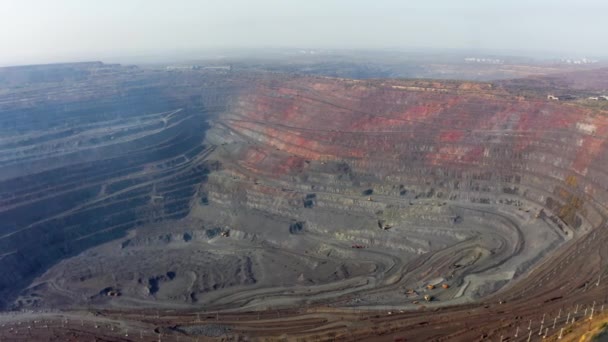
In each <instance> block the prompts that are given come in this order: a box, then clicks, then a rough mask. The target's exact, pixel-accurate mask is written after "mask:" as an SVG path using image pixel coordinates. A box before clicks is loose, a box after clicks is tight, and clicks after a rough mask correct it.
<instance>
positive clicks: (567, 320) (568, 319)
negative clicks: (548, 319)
mask: <svg viewBox="0 0 608 342" xmlns="http://www.w3.org/2000/svg"><path fill="white" fill-rule="evenodd" d="M568 322H570V313H569V312H568V317H566V323H564V325H567V324H568Z"/></svg>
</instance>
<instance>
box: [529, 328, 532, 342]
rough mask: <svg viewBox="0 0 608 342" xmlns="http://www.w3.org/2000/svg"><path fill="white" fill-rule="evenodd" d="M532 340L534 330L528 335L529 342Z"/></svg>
mask: <svg viewBox="0 0 608 342" xmlns="http://www.w3.org/2000/svg"><path fill="white" fill-rule="evenodd" d="M531 339H532V330H530V332H529V333H528V342H530V340H531Z"/></svg>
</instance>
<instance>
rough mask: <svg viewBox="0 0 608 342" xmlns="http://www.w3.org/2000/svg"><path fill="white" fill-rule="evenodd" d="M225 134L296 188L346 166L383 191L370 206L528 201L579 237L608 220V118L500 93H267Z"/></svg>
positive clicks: (368, 88) (272, 85)
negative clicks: (322, 170)
mask: <svg viewBox="0 0 608 342" xmlns="http://www.w3.org/2000/svg"><path fill="white" fill-rule="evenodd" d="M221 129H225V130H229V131H232V132H234V133H235V135H233V136H238V137H240V138H241V139H244V140H249V141H252V142H255V143H256V144H251V145H248V146H247V147H243V148H241V149H239V150H238V153H239V156H241V157H242V158H241V159H239V158H237V159H239V161H238V163H239V164H240V165H242V166H243V167H245V168H247V169H248V170H250V171H252V172H254V173H259V174H264V175H272V176H275V177H282V176H284V175H288V176H293V175H295V174H298V173H301V172H302V170H306V169H307V168H311V166H310V165H311V162H314V161H318V162H321V163H324V165H325V164H326V163H328V162H341V163H342V164H341V165H342V167H341V171H340V170H339V169H340V166H339V165H337V166H336V171H339V173H342V176H343V177H344V178H351V182H352V184H353V185H355V186H359V187H361V188H363V187H365V183H366V181H365V180H366V178H365V177H366V176H368V179H375V180H376V181H382V182H383V183H384V184H382V185H379V188H378V187H376V188H374V192H373V194H374V195H393V194H399V193H400V192H404V193H403V194H405V193H412V192H413V193H414V194H415V195H416V196H418V197H423V198H432V199H435V200H437V201H441V200H454V201H465V202H471V203H482V204H511V205H513V206H517V205H518V204H519V203H521V202H522V201H526V202H529V203H534V204H535V205H537V206H539V207H543V208H545V209H546V213H547V215H549V216H551V217H552V220H554V221H555V222H558V223H559V225H561V226H564V227H566V226H567V227H570V228H572V229H574V230H575V231H578V230H584V229H589V228H590V227H596V226H598V225H601V224H602V223H603V222H604V219H605V217H606V213H607V212H606V205H607V204H608V193H607V192H606V190H607V187H606V184H608V183H606V181H605V180H606V168H605V166H606V165H607V164H606V163H607V154H608V152H607V149H606V143H605V140H606V134H608V120H607V118H606V116H605V115H604V114H603V113H599V114H598V113H596V112H593V111H592V110H590V109H586V108H581V107H576V106H570V105H562V104H555V103H550V102H548V101H543V100H538V99H531V100H524V99H522V98H518V97H515V96H512V95H510V94H509V93H506V92H504V91H502V90H500V89H494V87H493V85H492V84H467V83H459V82H445V83H441V82H425V81H412V82H399V81H385V82H366V81H349V80H335V79H323V78H317V79H311V78H296V79H290V80H285V81H283V82H262V83H261V84H259V85H258V87H257V88H256V90H255V91H254V92H252V93H249V94H247V95H243V96H241V97H240V98H239V100H238V101H237V102H236V103H235V104H234V106H232V107H231V108H230V110H229V112H228V113H227V114H226V115H223V116H222V117H221V118H220V119H219V120H218V123H217V130H218V133H217V134H215V135H214V136H227V135H226V134H224V133H220V132H219V130H221ZM235 139H236V138H235ZM353 173H356V174H359V175H360V179H359V180H356V179H352V178H353V177H352V175H353ZM369 177H372V178H369Z"/></svg>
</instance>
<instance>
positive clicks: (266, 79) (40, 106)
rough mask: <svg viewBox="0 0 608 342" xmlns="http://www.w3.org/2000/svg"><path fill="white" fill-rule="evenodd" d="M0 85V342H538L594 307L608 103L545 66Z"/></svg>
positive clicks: (157, 75) (75, 70) (22, 80)
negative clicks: (543, 74) (494, 71)
mask: <svg viewBox="0 0 608 342" xmlns="http://www.w3.org/2000/svg"><path fill="white" fill-rule="evenodd" d="M597 73H600V74H601V73H603V74H604V76H608V71H607V70H598V71H597V72H596V73H594V75H597ZM574 76H576V77H574ZM560 77H561V78H560ZM560 77H556V78H555V79H554V82H549V84H550V85H549V86H550V87H555V89H557V90H559V91H562V92H564V91H565V90H568V91H571V92H572V93H576V92H578V93H584V92H589V93H594V92H599V91H602V90H603V89H605V86H606V85H605V84H601V81H602V80H603V79H606V77H604V78H600V77H596V76H595V78H593V79H592V80H591V81H589V82H586V83H584V85H585V86H584V87H580V86H579V87H571V85H572V84H574V83H575V81H573V80H580V79H581V76H580V75H579V74H576V75H574V74H573V75H563V76H560ZM555 80H558V81H559V82H558V81H555ZM580 83H581V82H578V83H576V84H580ZM0 85H1V87H0V270H2V271H1V272H0V307H1V308H2V309H3V310H4V311H5V312H4V313H3V314H0V325H1V327H0V340H2V341H5V340H57V341H66V340H78V341H80V340H82V341H84V340H87V341H88V340H94V337H97V338H99V339H101V340H104V341H119V340H120V341H125V340H133V341H150V340H155V341H156V340H163V341H177V340H180V341H198V340H214V339H217V340H232V341H236V340H260V341H261V340H298V341H326V340H327V341H331V340H338V341H340V340H349V341H351V340H366V339H367V340H386V341H394V340H400V341H433V340H437V341H439V340H441V341H453V340H455V341H474V340H492V341H499V340H500V341H507V340H508V341H525V340H528V341H529V339H530V338H532V339H533V340H540V339H541V338H545V339H553V340H557V338H558V337H561V336H563V338H574V331H577V330H576V329H577V327H578V324H585V323H584V322H585V319H588V318H589V316H591V317H593V315H594V313H595V315H596V317H602V315H603V314H604V309H608V307H607V308H604V303H606V302H607V292H606V284H608V279H606V281H604V280H603V279H602V278H603V277H605V276H606V271H607V270H608V268H607V266H608V265H607V263H606V258H607V257H608V248H606V243H607V240H608V239H607V238H608V233H607V232H606V226H605V224H606V217H607V215H608V145H607V143H606V140H607V137H608V112H606V111H605V110H604V109H602V107H601V106H596V105H589V104H588V103H585V102H584V101H568V102H564V101H558V100H549V99H547V92H551V91H553V90H554V88H550V87H549V86H548V85H547V81H546V79H543V78H536V79H535V78H530V79H525V80H519V81H504V82H495V83H479V82H461V81H440V80H388V79H378V80H364V81H363V80H349V79H337V78H327V77H316V76H297V75H288V74H271V73H249V72H248V73H239V72H236V71H227V70H170V71H168V70H160V69H158V70H157V69H145V68H137V67H127V66H120V65H108V64H103V63H98V62H95V63H79V64H58V65H49V66H32V67H13V68H4V69H0ZM547 87H549V88H547ZM569 87H571V88H569ZM606 304H608V303H606Z"/></svg>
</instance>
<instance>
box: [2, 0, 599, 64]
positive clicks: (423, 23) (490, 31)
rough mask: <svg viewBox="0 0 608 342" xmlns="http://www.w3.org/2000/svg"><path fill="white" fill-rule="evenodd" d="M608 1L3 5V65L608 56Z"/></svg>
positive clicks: (48, 1)
mask: <svg viewBox="0 0 608 342" xmlns="http://www.w3.org/2000/svg"><path fill="white" fill-rule="evenodd" d="M606 17H608V1H605V0H572V1H566V0H508V1H499V0H495V1H494V0H459V1H454V0H420V1H409V0H368V1H364V0H306V1H304V0H173V1H170V0H99V1H98V0H0V48H1V51H2V53H0V65H12V64H27V63H44V62H59V61H71V60H85V59H89V60H90V59H103V58H104V57H109V56H135V55H147V54H157V53H176V52H179V51H185V50H196V49H208V48H260V47H261V48H263V47H297V48H335V49H341V48H369V49H374V48H447V49H452V48H456V49H488V50H497V49H500V50H521V51H531V52H541V51H552V52H560V53H564V54H567V55H569V56H577V57H582V56H608V44H606V42H605V40H604V37H605V36H606V35H607V34H608V20H606V19H605V18H606Z"/></svg>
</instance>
